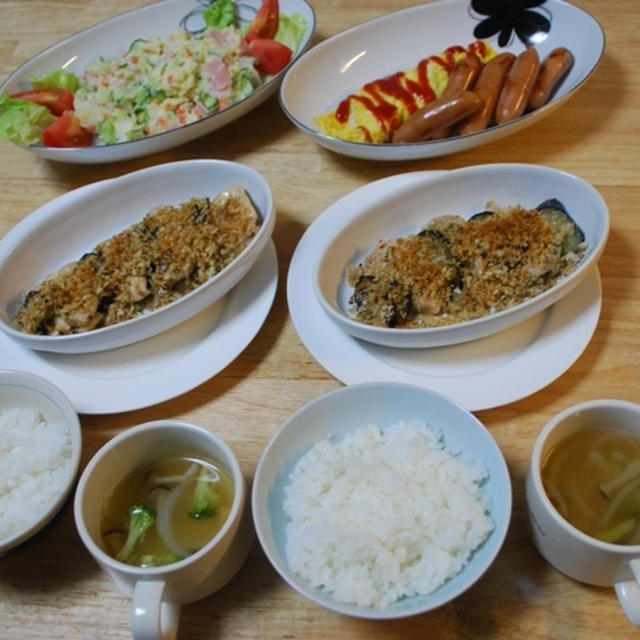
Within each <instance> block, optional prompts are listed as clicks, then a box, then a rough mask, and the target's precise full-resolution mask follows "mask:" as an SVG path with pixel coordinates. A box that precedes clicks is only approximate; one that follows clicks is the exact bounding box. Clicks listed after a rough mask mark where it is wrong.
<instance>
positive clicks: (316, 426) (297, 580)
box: [251, 382, 511, 619]
mask: <svg viewBox="0 0 640 640" xmlns="http://www.w3.org/2000/svg"><path fill="white" fill-rule="evenodd" d="M416 418H418V419H423V420H424V421H425V422H427V424H428V425H429V426H431V427H433V428H435V429H437V430H439V431H441V432H442V434H443V438H444V446H445V448H446V449H447V450H449V451H452V452H459V456H460V457H461V458H462V459H463V460H467V461H470V460H475V461H478V462H480V463H483V464H484V465H485V467H486V468H487V471H488V474H489V477H488V480H487V481H486V483H485V484H484V485H483V490H484V492H485V493H486V494H487V496H488V498H489V503H490V513H491V517H492V518H493V521H494V524H495V528H494V530H493V531H492V533H491V534H490V535H489V537H488V538H487V540H486V541H485V542H484V544H483V545H482V546H481V547H480V548H478V549H477V550H476V551H475V552H474V554H473V555H472V557H471V559H470V560H469V562H468V563H467V564H466V566H465V567H464V568H463V569H462V571H461V572H460V573H459V574H458V575H456V576H455V577H453V578H451V579H450V580H449V581H448V582H446V583H445V584H444V585H442V586H441V587H440V588H438V589H436V590H435V591H434V592H433V593H431V594H429V595H426V596H414V597H412V598H406V599H402V600H399V601H397V602H395V603H393V604H391V605H389V606H387V607H385V608H382V609H375V608H368V607H359V606H357V605H353V604H345V603H343V602H338V601H337V600H335V599H333V598H332V597H331V596H330V595H329V594H328V593H327V592H326V591H323V590H321V589H318V588H315V587H312V586H311V585H310V584H309V583H308V582H307V581H306V580H305V579H303V578H302V577H300V576H299V575H297V574H295V573H294V572H292V571H291V570H290V569H289V567H288V565H287V561H286V556H285V544H286V526H287V520H288V519H287V516H286V515H285V512H284V510H283V501H284V488H285V486H286V485H287V484H288V481H289V475H290V473H291V471H292V469H293V467H294V466H295V464H296V463H297V461H298V460H299V459H300V458H301V456H302V455H304V454H305V453H306V452H307V451H308V450H309V448H310V447H311V446H313V444H315V443H316V442H318V441H319V440H321V439H323V438H325V437H335V438H340V436H342V435H344V434H345V433H348V432H352V431H355V430H356V429H357V428H358V427H360V426H363V425H365V424H367V423H373V424H376V425H378V426H379V427H380V428H381V429H385V428H386V427H388V426H390V425H391V424H393V423H395V422H398V421H401V420H412V419H416ZM251 505H252V512H253V520H254V525H255V528H256V532H257V535H258V539H259V540H260V543H261V545H262V548H263V549H264V551H265V553H266V555H267V557H268V558H269V560H270V561H271V564H272V565H273V566H274V567H275V569H276V570H277V571H278V573H279V574H280V575H281V576H282V578H283V579H284V580H285V581H286V582H287V583H289V585H290V586H291V587H293V588H294V589H295V590H296V591H298V592H299V593H300V594H302V595H303V596H305V597H306V598H308V599H309V600H311V601H312V602H315V603H316V604H318V605H320V606H323V607H326V608H327V609H330V610H332V611H336V612H338V613H343V614H346V615H350V616H355V617H360V618H371V619H391V618H401V617H405V616H411V615H415V614H418V613H424V612H425V611H430V610H432V609H435V608H436V607H439V606H441V605H443V604H445V603H447V602H449V601H451V600H453V599H454V598H456V597H457V596H459V595H460V594H461V593H463V592H464V591H465V590H466V589H468V588H469V587H470V586H471V585H472V584H473V583H475V582H476V580H478V579H479V578H480V577H481V576H482V575H483V574H484V572H485V571H486V570H487V569H488V567H489V566H490V565H491V563H492V562H493V560H494V559H495V557H496V555H497V554H498V552H499V550H500V548H501V546H502V543H503V541H504V537H505V535H506V532H507V528H508V525H509V520H510V517H511V482H510V479H509V473H508V470H507V466H506V463H505V461H504V458H503V456H502V453H501V452H500V449H499V448H498V445H497V444H496V442H495V440H494V439H493V437H492V436H491V434H490V433H489V432H488V431H487V429H486V428H485V427H484V426H483V425H482V423H481V422H480V421H479V420H477V419H476V418H475V417H474V416H473V415H472V414H471V413H469V412H468V411H467V410H466V409H463V408H462V407H461V406H459V405H457V404H456V403H454V402H452V401H451V400H449V399H447V398H446V397H444V396H442V395H440V394H438V393H435V392H433V391H429V390H427V389H423V388H421V387H415V386H412V385H405V384H399V383H391V382H389V383H366V384H356V385H351V386H348V387H342V388H340V389H337V390H335V391H331V392H329V393H326V394H324V395H322V396H319V397H317V398H315V399H314V400H312V401H310V402H309V403H307V404H306V405H304V406H303V407H301V408H300V409H298V410H297V411H296V412H295V413H294V414H293V415H291V416H290V417H289V418H288V419H287V420H286V421H285V422H284V423H283V424H282V425H281V426H280V428H279V429H278V430H277V432H276V433H275V435H274V436H273V438H272V439H271V441H270V442H269V444H268V445H267V447H266V448H265V450H264V452H263V454H262V456H261V458H260V461H259V463H258V466H257V468H256V473H255V477H254V481H253V489H252V503H251Z"/></svg>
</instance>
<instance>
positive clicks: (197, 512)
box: [189, 467, 220, 520]
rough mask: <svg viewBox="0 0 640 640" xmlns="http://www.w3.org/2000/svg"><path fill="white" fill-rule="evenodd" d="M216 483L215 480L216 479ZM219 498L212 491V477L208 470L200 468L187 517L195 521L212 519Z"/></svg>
mask: <svg viewBox="0 0 640 640" xmlns="http://www.w3.org/2000/svg"><path fill="white" fill-rule="evenodd" d="M216 481H217V479H216ZM219 502H220V497H219V496H218V494H217V493H216V492H215V491H214V490H213V483H212V477H211V473H210V471H209V469H207V468H206V467H202V468H201V469H200V473H199V474H198V480H197V481H196V486H195V489H194V492H193V502H192V505H191V509H189V515H190V516H191V517H192V518H195V519H196V520H197V519H199V518H212V517H213V516H215V514H216V509H217V508H218V503H219Z"/></svg>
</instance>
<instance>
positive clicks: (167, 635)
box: [131, 580, 180, 640]
mask: <svg viewBox="0 0 640 640" xmlns="http://www.w3.org/2000/svg"><path fill="white" fill-rule="evenodd" d="M164 588H165V583H164V582H163V581H162V580H138V582H136V586H135V589H134V590H133V602H132V603H131V634H132V636H133V638H134V640H174V638H175V637H176V634H177V632H178V621H179V620H180V604H179V603H177V602H163V601H162V594H163V593H164Z"/></svg>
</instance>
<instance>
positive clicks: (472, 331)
mask: <svg viewBox="0 0 640 640" xmlns="http://www.w3.org/2000/svg"><path fill="white" fill-rule="evenodd" d="M551 198H557V199H558V200H560V202H562V203H563V204H564V206H565V207H566V208H567V211H568V212H569V215H570V216H571V217H572V218H573V219H574V220H575V222H576V224H577V225H578V226H579V227H580V228H581V229H582V231H583V232H584V235H585V241H586V243H587V249H586V251H585V255H584V257H583V259H582V260H581V262H580V263H579V264H578V266H577V268H576V269H575V271H573V273H571V274H570V275H568V276H567V277H564V278H561V279H560V280H558V282H557V283H556V284H555V285H554V286H553V287H551V288H550V289H547V290H546V291H545V292H543V293H541V294H539V295H537V296H535V297H534V298H530V299H529V300H526V301H525V302H522V303H521V304H518V305H516V306H514V307H511V308H508V309H504V310H503V311H498V312H496V313H493V314H491V315H487V316H483V317H481V318H477V319H475V320H471V321H469V322H459V323H457V324H452V325H448V326H442V327H432V328H426V329H397V328H388V327H375V326H371V325H367V324H364V323H361V322H358V321H357V320H355V319H354V318H353V316H352V315H351V314H350V312H349V297H350V295H351V293H352V292H353V288H352V287H350V286H349V285H348V284H347V281H346V267H348V266H349V265H353V266H355V265H357V264H359V263H360V262H362V260H363V259H364V257H365V256H366V255H367V254H368V253H370V252H371V251H372V250H373V249H374V248H375V247H376V245H377V244H378V242H379V241H380V240H391V239H393V238H397V237H400V236H405V235H407V234H409V233H416V232H418V231H419V230H420V229H422V228H423V227H424V226H425V225H426V224H427V223H428V222H429V220H431V219H433V218H436V217H438V216H442V215H445V214H457V215H460V216H462V217H463V218H465V219H468V218H469V217H470V216H471V215H473V214H474V213H478V212H480V211H484V210H485V209H486V203H487V202H488V201H490V200H493V201H495V202H497V203H498V204H499V205H501V206H503V207H506V206H509V205H517V204H519V205H522V206H524V207H526V208H534V207H536V206H538V205H539V204H540V203H542V202H543V201H544V200H548V199H551ZM390 212H392V214H393V215H389V214H390ZM608 234H609V213H608V210H607V205H606V203H605V202H604V200H603V199H602V197H601V196H600V194H599V193H598V192H597V191H596V190H595V189H594V188H593V187H592V186H591V185H590V184H589V183H587V182H585V181H584V180H582V179H580V178H578V177H576V176H573V175H571V174H569V173H565V172H563V171H558V170H557V169H552V168H550V167H543V166H538V165H531V164H516V163H514V164H508V163H505V164H488V165H477V166H473V167H465V168H463V169H456V170H453V171H448V172H446V173H443V174H441V175H440V176H437V177H433V176H431V175H428V176H426V177H425V179H424V180H422V181H417V182H415V183H412V184H410V185H408V186H398V187H396V188H390V189H389V190H388V191H387V192H386V193H385V194H384V196H382V197H381V198H380V199H379V200H377V201H376V202H375V203H374V204H371V205H369V206H362V207H361V208H358V207H356V208H355V209H353V210H351V211H350V212H349V213H345V215H344V217H343V224H342V226H341V227H340V229H339V230H338V231H337V233H335V234H333V235H330V236H328V237H327V239H326V240H325V241H324V242H321V245H320V247H319V249H318V250H319V254H320V255H319V258H318V261H317V263H316V272H315V290H316V293H317V295H318V297H319V299H320V303H321V305H322V307H323V308H324V310H325V311H326V313H327V314H329V316H330V317H331V319H332V320H333V321H334V322H336V323H337V324H338V326H339V327H340V328H341V329H342V330H343V331H346V332H347V333H349V334H351V335H353V336H355V337H358V338H362V339H363V340H368V341H370V342H374V343H376V344H380V345H383V346H388V347H405V348H416V347H417V348H422V347H441V346H446V345H451V344H457V343H460V342H466V341H469V340H475V339H477V338H481V337H484V336H488V335H490V334H492V333H497V332H498V331H502V330H504V329H507V328H509V327H511V326H513V325H514V324H517V323H518V322H522V321H523V320H526V319H527V318H530V317H531V316H533V315H535V314H536V313H538V312H539V311H542V310H543V309H546V308H547V307H548V306H550V305H552V304H553V303H554V302H556V301H557V300H559V299H560V298H561V297H562V296H564V295H566V294H567V293H569V292H570V291H571V290H572V289H573V288H575V287H576V286H577V285H578V284H580V282H582V280H583V279H584V278H586V277H587V276H588V274H589V271H590V270H591V269H593V268H595V265H596V263H597V261H598V259H599V258H600V256H601V255H602V252H603V251H604V247H605V243H606V241H607V237H608Z"/></svg>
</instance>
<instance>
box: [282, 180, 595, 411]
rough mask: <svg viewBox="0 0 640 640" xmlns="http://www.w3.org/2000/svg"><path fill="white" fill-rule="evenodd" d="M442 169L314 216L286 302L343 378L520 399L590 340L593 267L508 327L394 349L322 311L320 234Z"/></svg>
mask: <svg viewBox="0 0 640 640" xmlns="http://www.w3.org/2000/svg"><path fill="white" fill-rule="evenodd" d="M444 173H445V172H442V171H422V172H416V173H404V174H400V175H397V176H392V177H390V178H384V179H382V180H377V181H375V182H372V183H371V184H367V185H365V186H364V187H361V188H360V189H356V190H355V191H352V192H351V193H349V194H348V195H346V196H345V197H344V198H341V199H340V200H338V201H337V202H335V203H334V204H333V205H331V206H330V207H329V208H328V209H327V210H326V211H324V212H323V213H322V214H321V215H319V216H318V217H317V218H316V219H315V221H314V222H313V224H312V225H311V226H310V227H309V228H308V229H307V230H306V231H305V233H304V235H303V236H302V238H301V239H300V242H299V243H298V245H297V247H296V250H295V252H294V254H293V256H292V258H291V263H290V266H289V271H288V275H287V301H288V303H289V312H290V313H291V319H292V321H293V324H294V326H295V328H296V331H297V332H298V335H299V336H300V339H301V341H302V343H303V344H304V345H305V347H306V348H307V349H308V350H309V352H310V353H311V355H312V356H313V357H314V358H315V359H316V360H317V361H318V363H319V364H320V365H321V366H323V367H324V368H325V369H326V370H327V371H328V372H329V373H330V374H331V375H333V376H335V377H336V378H337V379H338V380H340V381H341V382H343V383H344V384H347V385H348V384H355V383H359V382H381V381H389V380H393V381H396V382H406V383H409V384H415V385H419V386H422V387H426V388H428V389H433V390H434V391H439V392H440V393H443V394H444V395H446V396H448V397H449V398H451V399H452V400H455V401H456V402H458V403H459V404H461V405H462V406H464V407H466V408H467V409H468V410H469V411H480V410H484V409H491V408H493V407H499V406H502V405H505V404H508V403H510V402H514V401H516V400H519V399H521V398H524V397H526V396H528V395H530V394H532V393H535V392H536V391H539V390H540V389H542V388H543V387H545V386H546V385H548V384H550V383H551V382H553V381H554V380H555V379H556V378H558V377H559V376H561V375H562V374H563V373H564V372H565V371H566V370H567V369H568V368H569V367H570V366H571V365H572V364H573V363H574V362H575V361H576V360H577V358H578V357H579V356H580V354H581V353H582V352H583V351H584V349H585V347H586V346H587V345H588V344H589V341H590V340H591V337H592V336H593V332H594V331H595V329H596V327H597V324H598V319H599V317H600V308H601V305H602V293H601V286H600V277H599V274H598V270H597V269H593V270H592V271H591V274H590V275H589V276H588V277H587V278H586V279H585V280H584V281H583V282H582V283H581V284H580V285H578V286H577V287H576V288H575V289H574V290H573V291H572V292H571V293H569V294H568V295H566V296H565V297H564V298H562V299H561V300H559V301H558V302H557V303H556V304H554V305H552V306H551V307H548V308H547V309H545V310H544V311H542V312H540V313H538V314H537V315H535V316H533V317H531V318H529V319H528V320H526V321H525V322H522V323H520V324H518V325H515V326H514V327H511V328H510V329H506V330H504V331H501V332H499V333H496V334H495V335H492V336H489V337H487V338H481V339H479V340H474V341H472V342H465V343H463V344H458V345H453V346H450V347H434V348H430V349H394V348H392V347H380V346H378V345H375V344H372V343H370V342H365V341H364V340H359V339H358V338H354V337H352V336H350V335H349V334H347V333H345V332H344V331H342V330H341V329H339V328H338V326H337V325H336V324H335V323H334V322H332V321H331V320H330V319H329V317H328V316H327V315H326V314H325V313H323V310H322V307H321V306H320V302H319V301H318V297H317V296H316V294H315V292H314V289H313V277H314V267H315V264H316V261H317V259H318V251H319V247H320V246H321V245H322V243H323V242H325V241H326V240H325V238H327V237H328V236H331V235H332V234H334V233H335V232H336V231H337V230H338V229H339V228H340V227H341V225H342V224H343V220H344V217H345V215H349V212H351V211H353V210H354V209H360V208H362V207H366V206H371V205H373V204H374V203H376V202H377V201H378V200H379V199H380V198H382V197H384V194H385V193H387V191H388V190H389V189H394V188H396V187H398V186H401V185H410V184H412V183H417V182H422V181H424V180H425V179H426V178H427V177H428V176H432V177H434V178H435V177H437V176H439V175H442V174H444Z"/></svg>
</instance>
